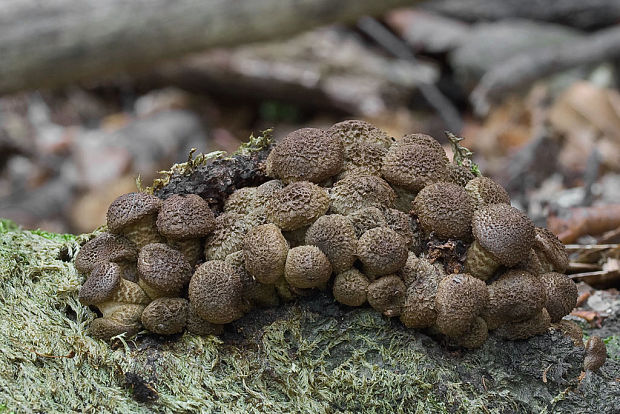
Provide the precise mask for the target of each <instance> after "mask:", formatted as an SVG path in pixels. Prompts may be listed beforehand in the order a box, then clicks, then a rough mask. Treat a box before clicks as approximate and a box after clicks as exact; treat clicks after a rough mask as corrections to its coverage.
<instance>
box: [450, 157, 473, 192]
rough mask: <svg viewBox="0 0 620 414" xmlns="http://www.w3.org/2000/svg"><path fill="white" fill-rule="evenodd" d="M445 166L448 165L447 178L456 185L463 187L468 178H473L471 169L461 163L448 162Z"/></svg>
mask: <svg viewBox="0 0 620 414" xmlns="http://www.w3.org/2000/svg"><path fill="white" fill-rule="evenodd" d="M446 166H447V167H448V178H449V179H450V181H451V182H453V183H454V184H456V185H460V186H461V187H465V186H466V185H467V183H468V182H469V180H473V179H474V178H475V176H474V173H472V172H471V169H469V168H467V167H465V166H463V165H458V164H453V163H451V162H450V163H448V164H446Z"/></svg>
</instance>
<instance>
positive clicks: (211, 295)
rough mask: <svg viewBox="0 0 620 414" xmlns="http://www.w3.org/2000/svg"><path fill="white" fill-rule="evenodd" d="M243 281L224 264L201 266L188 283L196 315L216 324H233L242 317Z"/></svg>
mask: <svg viewBox="0 0 620 414" xmlns="http://www.w3.org/2000/svg"><path fill="white" fill-rule="evenodd" d="M241 299H242V285H241V278H240V276H239V274H238V273H237V271H236V270H235V268H234V267H232V266H231V265H229V264H228V263H226V262H224V261H223V260H211V261H208V262H205V263H203V264H201V265H200V266H199V267H198V268H197V269H196V273H194V275H193V276H192V279H191V281H190V282H189V301H190V303H191V304H192V306H193V309H194V310H195V312H196V314H197V315H198V316H200V317H201V318H203V319H204V320H206V321H208V322H211V323H214V324H224V323H230V322H232V321H234V320H236V319H239V318H240V317H241V316H243V312H242V303H241Z"/></svg>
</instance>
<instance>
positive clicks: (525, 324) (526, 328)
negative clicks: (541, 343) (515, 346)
mask: <svg viewBox="0 0 620 414" xmlns="http://www.w3.org/2000/svg"><path fill="white" fill-rule="evenodd" d="M550 325H551V318H550V317H549V313H548V312H547V309H545V308H542V309H541V310H540V312H538V313H537V314H536V315H534V316H533V317H531V318H530V319H527V320H525V321H522V322H513V323H507V324H505V325H502V326H501V327H500V328H499V329H498V330H497V334H498V335H499V336H500V337H502V338H505V339H508V340H511V341H515V340H518V339H527V338H531V337H532V336H534V335H541V334H544V333H545V332H547V329H549V326H550Z"/></svg>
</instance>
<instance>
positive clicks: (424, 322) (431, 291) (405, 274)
mask: <svg viewBox="0 0 620 414" xmlns="http://www.w3.org/2000/svg"><path fill="white" fill-rule="evenodd" d="M399 275H400V277H401V278H402V279H403V281H404V283H405V286H406V287H407V290H406V293H405V302H404V304H403V307H402V311H401V314H400V321H401V322H402V323H403V324H404V325H405V326H406V327H407V328H428V327H431V326H432V325H433V324H434V323H435V320H436V319H437V306H436V304H435V297H436V296H437V288H438V286H439V282H440V281H441V279H443V278H444V277H445V273H444V271H443V268H441V267H439V266H435V265H433V264H432V263H431V262H429V261H428V260H427V259H419V258H417V257H416V256H415V255H414V254H413V253H409V257H408V258H407V263H406V264H405V266H404V267H403V268H402V269H401V270H400V271H399Z"/></svg>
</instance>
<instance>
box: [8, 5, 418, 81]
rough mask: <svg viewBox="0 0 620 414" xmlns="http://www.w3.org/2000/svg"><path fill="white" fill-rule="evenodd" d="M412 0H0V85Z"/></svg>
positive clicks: (118, 64)
mask: <svg viewBox="0 0 620 414" xmlns="http://www.w3.org/2000/svg"><path fill="white" fill-rule="evenodd" d="M415 2H416V0H385V1H381V2H378V1H373V0H342V1H337V2H333V1H331V0H236V1H229V0H178V1H174V2H171V1H167V0H134V1H130V2H128V1H123V0H108V1H104V2H100V1H95V0H85V1H79V2H76V1H73V0H49V1H45V2H41V1H38V0H16V1H10V2H2V3H0V56H2V59H0V93H8V92H15V91H19V90H23V89H33V88H42V87H56V86H60V85H63V84H67V83H70V82H75V81H77V80H84V79H94V78H100V77H103V76H108V75H110V74H114V73H118V72H122V71H129V70H131V71H135V70H139V69H144V68H148V67H149V66H151V65H152V64H153V63H155V62H158V61H162V60H165V59H171V58H174V57H178V56H181V55H184V54H187V53H191V52H197V51H201V50H204V49H207V48H212V47H216V46H232V45H237V44H241V43H250V42H255V41H262V40H266V39H272V38H275V37H282V36H287V35H291V34H294V33H298V32H301V31H304V30H308V29H310V28H313V27H316V26H320V25H326V24H329V23H334V22H350V21H354V20H355V19H357V18H359V17H360V16H363V15H367V14H370V15H372V14H379V13H382V12H384V11H386V10H389V9H391V8H394V7H397V6H403V5H410V4H412V3H415Z"/></svg>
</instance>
